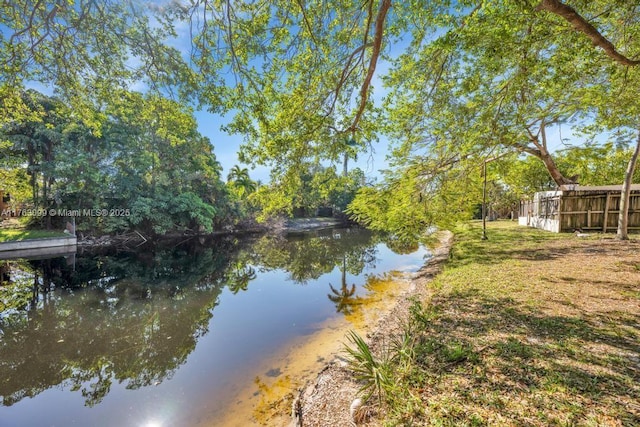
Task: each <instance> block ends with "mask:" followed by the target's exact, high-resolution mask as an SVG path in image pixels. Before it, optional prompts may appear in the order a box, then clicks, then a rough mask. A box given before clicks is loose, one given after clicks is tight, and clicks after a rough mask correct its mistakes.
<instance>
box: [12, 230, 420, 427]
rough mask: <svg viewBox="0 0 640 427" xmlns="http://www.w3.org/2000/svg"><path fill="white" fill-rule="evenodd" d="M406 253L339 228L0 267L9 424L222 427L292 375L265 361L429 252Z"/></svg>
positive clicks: (350, 309)
mask: <svg viewBox="0 0 640 427" xmlns="http://www.w3.org/2000/svg"><path fill="white" fill-rule="evenodd" d="M389 246H391V247H394V246H395V245H392V244H391V243H389ZM394 249H395V250H396V252H394V251H393V250H391V249H389V247H388V246H387V244H385V243H384V241H383V239H381V238H379V237H377V236H375V235H372V234H370V233H368V232H366V231H363V230H354V229H351V230H344V229H335V230H327V231H323V232H315V233H308V234H304V235H297V236H290V237H288V238H273V237H270V238H269V237H262V238H258V239H253V240H251V241H238V240H233V239H226V240H225V239H223V240H214V241H204V240H202V241H190V242H186V243H183V244H180V245H178V246H172V247H167V248H143V249H142V250H141V251H140V252H138V253H128V252H119V253H116V252H111V253H85V254H78V255H75V256H73V255H72V256H67V257H58V258H53V259H45V260H28V261H27V260H17V261H16V260H13V261H0V279H1V280H2V285H1V286H0V426H2V427H5V426H7V427H13V426H29V427H31V426H60V427H63V426H135V427H161V426H175V425H181V426H189V425H215V424H216V419H217V418H220V417H223V416H224V414H225V412H227V411H228V410H229V408H231V407H232V406H233V405H234V404H236V403H237V402H236V401H235V399H238V397H237V394H238V392H240V391H241V390H244V389H247V388H250V386H251V384H252V381H255V378H256V377H258V376H260V375H262V376H266V377H277V376H280V375H282V374H283V373H282V372H280V370H279V369H273V370H270V371H266V372H262V371H260V369H262V370H264V369H265V368H264V366H263V365H264V363H263V361H264V360H265V359H269V358H271V357H273V356H274V355H276V354H278V353H279V352H281V351H282V349H283V348H287V346H290V345H291V343H293V342H294V341H295V340H296V339H299V338H300V337H301V336H307V335H312V334H314V333H317V332H318V329H319V328H321V327H322V325H325V324H326V322H327V320H329V319H332V318H336V317H338V318H339V317H342V316H345V315H350V314H353V312H354V311H357V310H358V308H359V303H360V302H361V301H362V299H363V298H365V297H366V295H367V294H368V293H370V292H372V291H371V288H370V287H368V285H367V284H368V283H371V282H372V281H375V278H376V277H382V276H383V275H384V274H385V273H386V272H389V271H392V270H399V271H415V270H417V269H418V268H419V267H420V266H421V265H422V264H423V263H424V261H425V258H426V257H427V256H428V252H427V251H426V250H425V249H423V248H418V247H415V248H395V247H394ZM397 252H398V253H397ZM401 253H402V254H401ZM294 353H295V352H294ZM256 393H257V392H256ZM238 424H239V425H242V424H243V421H242V420H238Z"/></svg>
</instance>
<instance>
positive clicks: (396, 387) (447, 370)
mask: <svg viewBox="0 0 640 427" xmlns="http://www.w3.org/2000/svg"><path fill="white" fill-rule="evenodd" d="M480 235H481V230H480V229H479V227H478V226H477V225H475V224H468V225H467V226H465V228H463V229H460V230H457V233H456V244H455V245H454V249H453V251H452V253H451V259H450V262H449V263H448V265H447V267H446V269H445V271H444V272H443V273H442V274H441V275H440V276H438V277H437V278H436V279H435V280H434V281H433V282H432V284H431V285H430V286H432V287H433V289H434V294H433V297H432V298H431V300H430V301H428V302H423V303H422V304H416V305H415V306H414V307H413V309H412V315H411V320H410V322H409V325H408V326H407V327H408V328H409V329H410V330H411V334H412V339H411V349H410V350H406V349H405V350H403V351H404V352H405V353H406V354H408V355H409V357H408V358H405V359H402V358H401V357H397V358H396V359H395V360H398V361H402V360H404V361H403V362H402V363H403V365H402V367H401V368H400V366H399V365H398V364H396V365H393V363H392V365H393V366H392V371H393V372H394V375H395V378H394V380H393V381H391V382H390V383H391V384H393V388H392V390H389V391H388V393H387V402H388V404H389V407H388V410H387V412H386V413H387V416H388V419H387V420H386V421H385V423H387V424H389V425H398V424H401V425H451V426H460V425H469V426H472V425H500V426H502V425H507V426H508V425H513V426H547V425H584V426H635V425H640V404H639V403H638V402H640V268H639V267H638V265H639V264H640V240H638V239H637V238H636V239H633V240H631V241H628V242H618V241H615V240H614V239H613V236H602V235H595V236H593V237H590V238H587V239H580V238H577V237H575V236H573V235H558V234H552V233H546V232H542V231H537V230H533V229H527V228H522V227H518V226H516V225H513V224H511V223H493V224H490V225H489V241H481V240H480V239H479V237H480ZM386 351H388V352H390V353H391V354H392V355H393V353H394V351H395V350H394V349H393V348H389V349H387V350H386ZM391 359H393V358H391ZM407 360H408V361H409V362H410V363H408V364H407ZM398 363H400V362H398Z"/></svg>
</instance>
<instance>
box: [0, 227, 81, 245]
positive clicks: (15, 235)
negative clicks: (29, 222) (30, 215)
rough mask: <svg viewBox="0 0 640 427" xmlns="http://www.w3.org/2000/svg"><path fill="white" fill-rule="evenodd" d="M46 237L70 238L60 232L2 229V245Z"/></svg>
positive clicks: (0, 238)
mask: <svg viewBox="0 0 640 427" xmlns="http://www.w3.org/2000/svg"><path fill="white" fill-rule="evenodd" d="M46 237H69V235H68V234H65V233H62V232H60V231H47V230H23V229H3V228H0V243H3V242H14V241H19V240H29V239H43V238H46Z"/></svg>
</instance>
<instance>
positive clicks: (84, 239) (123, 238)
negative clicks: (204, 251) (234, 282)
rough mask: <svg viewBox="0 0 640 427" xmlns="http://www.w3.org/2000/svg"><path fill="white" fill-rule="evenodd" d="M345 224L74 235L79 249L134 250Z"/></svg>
mask: <svg viewBox="0 0 640 427" xmlns="http://www.w3.org/2000/svg"><path fill="white" fill-rule="evenodd" d="M348 225H349V224H348V223H347V222H346V221H345V220H343V219H340V218H294V219H288V220H287V219H284V218H276V219H273V220H270V221H268V222H266V223H264V224H254V225H252V226H248V227H241V228H232V227H229V228H227V229H224V230H218V231H214V232H212V233H196V232H193V233H184V232H183V233H169V234H165V235H161V236H149V235H145V234H144V233H141V232H139V231H136V230H134V231H130V232H127V233H123V234H106V235H101V236H93V235H91V234H86V235H85V234H84V233H82V232H78V233H77V235H78V246H83V247H108V246H118V247H126V248H129V249H131V248H137V247H139V246H142V245H144V244H146V243H158V242H170V241H177V242H178V241H180V240H185V239H193V238H207V237H220V236H222V237H224V236H242V235H252V234H269V233H271V234H289V233H305V232H307V231H314V230H324V229H327V228H335V227H344V226H348Z"/></svg>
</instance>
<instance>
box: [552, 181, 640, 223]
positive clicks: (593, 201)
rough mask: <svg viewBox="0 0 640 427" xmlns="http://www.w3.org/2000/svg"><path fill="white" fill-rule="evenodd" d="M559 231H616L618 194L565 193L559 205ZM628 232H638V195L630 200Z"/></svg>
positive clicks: (639, 199)
mask: <svg viewBox="0 0 640 427" xmlns="http://www.w3.org/2000/svg"><path fill="white" fill-rule="evenodd" d="M560 212H561V215H560V231H573V230H574V229H578V228H579V229H582V230H597V231H602V232H604V233H606V232H607V231H615V230H616V229H617V228H618V218H619V216H620V191H607V192H604V193H600V192H598V193H593V192H589V191H564V192H563V194H562V197H561V204H560ZM628 229H629V230H640V192H639V191H634V192H632V193H631V197H630V199H629V226H628Z"/></svg>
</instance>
